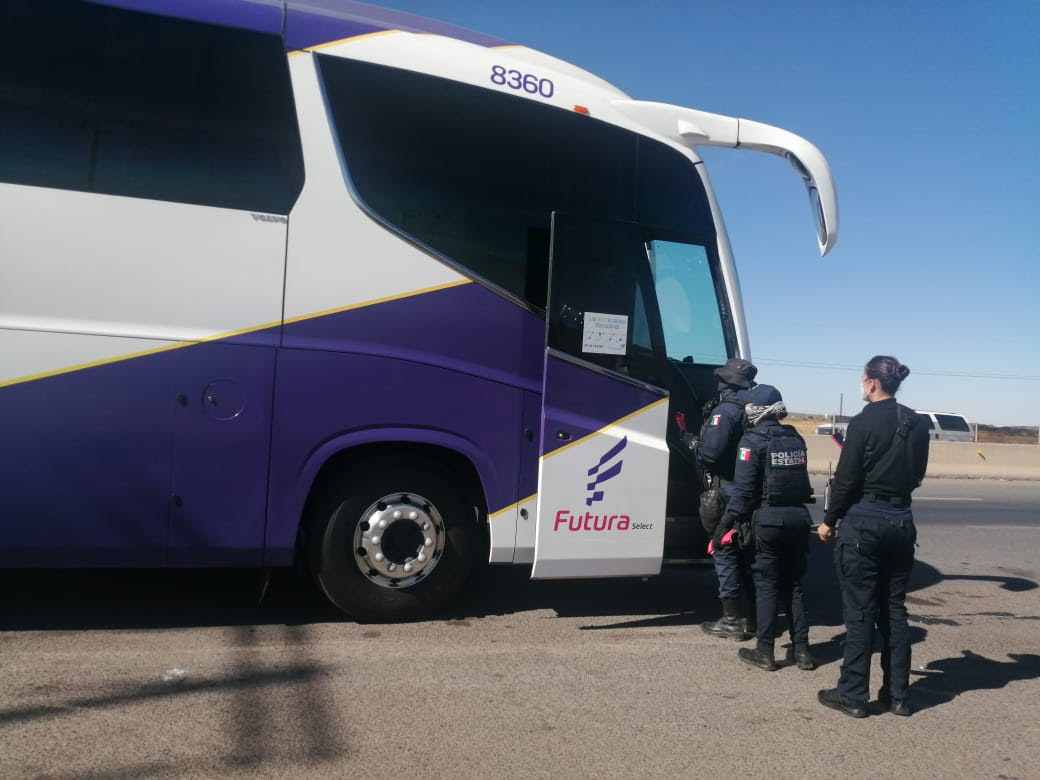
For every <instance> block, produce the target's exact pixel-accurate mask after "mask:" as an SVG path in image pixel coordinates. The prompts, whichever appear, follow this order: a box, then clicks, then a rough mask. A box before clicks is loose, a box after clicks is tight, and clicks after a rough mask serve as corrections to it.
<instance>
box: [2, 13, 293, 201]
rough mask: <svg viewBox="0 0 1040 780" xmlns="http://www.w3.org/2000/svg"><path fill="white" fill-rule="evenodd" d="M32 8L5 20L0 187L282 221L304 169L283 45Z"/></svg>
mask: <svg viewBox="0 0 1040 780" xmlns="http://www.w3.org/2000/svg"><path fill="white" fill-rule="evenodd" d="M34 5H35V4H34V3H16V4H14V3H13V4H8V5H7V6H6V7H5V11H4V14H5V18H4V28H5V29H6V30H8V31H9V32H11V35H9V36H8V40H7V41H6V43H5V45H4V47H3V48H2V49H0V74H2V77H3V85H2V86H3V89H2V90H0V181H6V182H11V183H14V184H28V185H32V186H37V187H49V188H55V189H69V190H80V191H84V192H96V193H105V194H109V195H123V196H128V197H136V198H149V199H152V200H164V201H174V202H179V203H191V204H197V205H205V206H220V207H224V208H233V209H246V210H250V211H260V212H269V213H276V214H287V213H288V212H289V210H290V208H291V207H292V204H293V202H294V201H295V199H296V196H297V195H298V194H299V191H300V189H301V188H302V186H303V162H302V150H301V146H300V140H299V131H298V128H297V125H296V112H295V107H294V103H293V97H292V90H291V85H290V82H289V71H288V65H287V62H286V57H285V50H284V45H283V44H282V41H281V38H280V37H278V36H275V35H266V34H263V33H257V32H251V31H247V30H235V29H231V28H225V27H218V26H215V25H207V24H202V23H198V22H191V21H185V20H181V19H173V18H167V17H162V16H155V15H151V14H143V13H138V12H134V11H127V10H123V9H120V8H112V7H105V6H102V5H96V4H93V3H83V2H70V1H69V0H49V2H48V5H49V6H52V7H50V8H48V12H47V13H40V11H39V9H38V8H33V6H34ZM43 41H45V42H46V45H41V42H43Z"/></svg>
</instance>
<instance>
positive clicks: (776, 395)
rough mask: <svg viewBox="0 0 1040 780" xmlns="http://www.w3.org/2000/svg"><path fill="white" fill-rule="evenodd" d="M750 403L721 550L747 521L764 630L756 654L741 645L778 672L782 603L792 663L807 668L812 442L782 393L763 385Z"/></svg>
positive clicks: (718, 540) (742, 654)
mask: <svg viewBox="0 0 1040 780" xmlns="http://www.w3.org/2000/svg"><path fill="white" fill-rule="evenodd" d="M740 397H741V398H742V399H743V400H744V401H746V403H747V406H746V407H745V411H746V415H747V421H748V425H749V426H750V427H749V429H748V431H747V433H745V434H744V436H743V437H742V438H741V440H740V443H739V446H738V449H737V462H736V470H735V472H734V477H733V495H732V497H731V498H730V501H729V505H728V506H727V508H726V514H725V516H724V517H723V518H722V521H721V522H720V523H719V528H718V529H717V530H716V532H715V534H716V536H715V538H714V539H713V540H712V541H713V543H714V544H716V545H725V543H726V540H727V538H730V539H732V537H733V534H731V533H729V532H730V530H731V529H733V528H734V527H735V526H737V525H738V524H740V525H741V526H742V527H744V528H746V529H747V530H745V531H744V532H743V534H742V535H744V536H746V535H747V534H748V533H752V534H753V536H754V540H755V558H754V564H753V565H752V572H753V575H754V580H755V591H756V594H757V601H758V608H757V617H758V626H757V631H756V637H755V639H756V641H755V649H754V650H751V649H749V648H741V649H740V651H739V652H738V656H739V658H740V660H742V661H743V662H744V663H746V664H748V665H749V666H753V667H755V668H758V669H764V670H766V671H775V670H776V669H777V668H778V667H777V663H776V660H775V657H774V653H773V642H774V637H775V636H776V619H777V613H778V611H779V607H780V606H781V605H782V606H783V607H784V608H785V610H786V613H787V616H788V631H789V632H790V635H791V642H792V650H791V657H790V659H789V660H790V661H792V662H794V663H797V664H798V668H799V669H805V670H810V669H814V668H815V667H816V664H815V662H814V661H813V658H812V656H811V655H810V653H809V620H808V618H807V616H806V614H805V604H804V601H803V598H802V577H803V576H804V575H805V569H806V564H807V560H808V552H809V529H810V527H811V526H812V519H811V517H810V515H809V510H808V509H806V508H805V502H806V501H810V500H812V486H811V485H810V483H809V472H808V461H807V457H806V447H805V440H804V439H803V438H802V437H801V436H800V435H799V434H798V431H796V430H795V429H794V428H793V427H791V426H790V425H781V424H780V420H782V419H783V418H784V417H786V416H787V409H786V407H785V406H784V402H783V398H782V397H781V395H780V391H779V390H777V389H776V388H775V387H772V386H770V385H757V386H756V387H754V388H752V389H751V390H746V391H742V392H741V393H740Z"/></svg>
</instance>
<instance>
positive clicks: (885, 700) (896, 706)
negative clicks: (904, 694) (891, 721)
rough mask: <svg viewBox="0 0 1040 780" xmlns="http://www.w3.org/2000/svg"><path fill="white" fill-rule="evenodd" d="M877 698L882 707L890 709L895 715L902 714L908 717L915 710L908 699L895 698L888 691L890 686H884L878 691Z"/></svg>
mask: <svg viewBox="0 0 1040 780" xmlns="http://www.w3.org/2000/svg"><path fill="white" fill-rule="evenodd" d="M877 700H878V704H880V705H881V708H882V709H886V710H888V711H889V712H891V713H892V714H893V715H902V716H903V717H904V718H906V717H908V716H909V715H910V713H911V712H913V710H911V709H910V705H909V704H908V703H907V701H906V699H893V698H892V694H891V693H889V692H888V688H882V689H881V690H880V691H878V692H877Z"/></svg>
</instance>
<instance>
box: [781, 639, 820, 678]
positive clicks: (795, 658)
mask: <svg viewBox="0 0 1040 780" xmlns="http://www.w3.org/2000/svg"><path fill="white" fill-rule="evenodd" d="M787 664H788V666H791V665H794V664H798V668H799V669H801V670H802V671H804V672H811V671H812V670H813V669H815V668H816V659H815V658H813V657H812V653H810V652H809V646H808V645H791V646H790V647H788V648H787Z"/></svg>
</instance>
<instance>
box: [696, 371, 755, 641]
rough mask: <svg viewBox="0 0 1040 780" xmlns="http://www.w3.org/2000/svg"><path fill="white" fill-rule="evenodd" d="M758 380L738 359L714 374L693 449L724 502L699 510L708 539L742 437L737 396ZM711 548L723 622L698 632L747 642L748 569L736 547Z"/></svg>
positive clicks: (730, 487)
mask: <svg viewBox="0 0 1040 780" xmlns="http://www.w3.org/2000/svg"><path fill="white" fill-rule="evenodd" d="M757 374H758V369H757V368H756V367H755V365H754V364H753V363H751V362H750V361H747V360H743V359H741V358H730V359H729V360H727V361H726V364H725V365H723V366H719V367H718V368H716V369H715V378H716V379H718V392H719V400H718V403H717V404H715V406H714V407H713V408H712V410H711V411H710V412H709V413H708V417H707V419H706V420H705V421H704V425H703V426H702V427H701V431H700V438H699V441H698V444H697V449H696V455H697V460H698V461H699V462H700V464H701V467H702V468H703V469H704V471H705V473H706V474H708V475H710V476H711V482H712V484H713V485H717V488H718V489H719V490H720V491H721V493H722V497H723V502H722V504H721V505H720V506H718V507H716V508H714V510H712V509H707V508H705V507H703V506H702V511H701V524H702V525H703V526H704V530H705V532H706V533H707V534H708V537H709V538H711V537H712V536H713V535H714V534H715V529H716V528H717V527H718V524H719V520H720V519H721V517H722V511H723V509H724V508H725V505H724V502H725V501H727V500H728V499H729V496H730V494H731V493H732V490H733V467H734V463H735V461H736V457H737V443H738V442H739V441H740V437H741V436H742V435H743V434H744V402H743V401H741V400H740V399H739V398H738V397H737V393H738V391H741V390H747V389H749V388H751V387H753V386H754V384H755V382H754V380H755V376H756V375H757ZM712 547H713V549H712V550H711V553H712V563H713V564H714V566H715V574H716V576H717V577H718V580H719V600H720V601H721V602H722V618H721V619H719V620H715V621H711V622H707V623H704V624H703V625H702V626H701V628H702V629H703V630H704V632H705V633H708V634H711V635H712V636H719V637H723V638H725V639H734V640H736V641H738V642H743V641H744V640H746V639H749V638H750V636H751V634H750V633H749V632H750V631H753V625H752V624H753V623H754V620H753V619H752V618H751V616H750V612H751V610H750V608H742V605H741V597H742V594H743V596H744V599H745V601H747V600H748V595H749V594H748V593H747V591H749V590H751V582H750V576H749V572H748V570H747V565H746V562H744V561H742V559H741V555H740V553H739V551H738V550H737V547H736V545H724V546H721V547H720V546H719V545H715V544H713V545H712ZM751 598H753V596H752V597H751Z"/></svg>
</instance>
